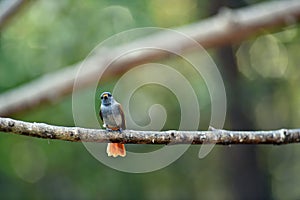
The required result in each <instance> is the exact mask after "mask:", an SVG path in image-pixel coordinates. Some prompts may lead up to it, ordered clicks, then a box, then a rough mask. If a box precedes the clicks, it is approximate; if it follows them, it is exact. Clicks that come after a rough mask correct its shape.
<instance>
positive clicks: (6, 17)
mask: <svg viewBox="0 0 300 200" xmlns="http://www.w3.org/2000/svg"><path fill="white" fill-rule="evenodd" d="M31 1H32V0H4V1H1V4H0V30H3V29H4V28H5V27H6V26H7V24H9V22H10V21H11V20H12V19H13V18H14V17H15V16H16V15H17V14H18V13H19V12H20V11H21V10H22V9H23V8H24V7H25V6H26V5H27V4H28V3H29V2H31Z"/></svg>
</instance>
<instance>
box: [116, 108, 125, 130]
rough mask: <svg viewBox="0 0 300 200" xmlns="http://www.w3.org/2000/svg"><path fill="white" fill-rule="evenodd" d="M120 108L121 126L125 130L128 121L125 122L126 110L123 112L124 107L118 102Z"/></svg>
mask: <svg viewBox="0 0 300 200" xmlns="http://www.w3.org/2000/svg"><path fill="white" fill-rule="evenodd" d="M118 110H119V112H120V115H121V118H122V125H121V128H122V129H123V130H124V129H126V123H125V116H124V112H123V108H122V106H121V104H118Z"/></svg>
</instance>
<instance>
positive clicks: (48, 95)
mask: <svg viewBox="0 0 300 200" xmlns="http://www.w3.org/2000/svg"><path fill="white" fill-rule="evenodd" d="M299 19H300V1H298V0H289V1H272V2H267V3H261V4H257V5H254V6H250V7H246V8H242V9H237V10H229V9H223V10H222V11H221V12H220V13H219V14H218V15H216V16H214V17H211V18H209V19H206V20H203V21H201V22H198V23H194V24H191V25H187V26H184V27H178V28H175V30H177V31H180V32H181V33H183V34H185V35H186V36H188V37H191V38H193V39H194V40H196V41H197V42H198V43H200V44H201V45H202V46H203V47H204V48H212V47H218V46H222V45H225V44H232V43H236V42H239V41H241V40H244V39H246V38H248V37H250V36H253V35H254V34H259V33H261V32H262V29H271V28H275V27H281V26H288V25H290V24H293V23H295V22H298V21H299ZM166 38H167V39H166ZM176 39H177V38H172V37H170V35H168V34H166V33H163V32H162V33H156V34H154V35H151V36H148V37H145V38H142V39H138V40H136V41H134V42H132V43H129V44H126V45H123V46H119V47H116V48H115V49H110V50H109V51H108V50H107V51H105V52H100V53H98V54H96V55H94V56H93V57H90V58H89V59H88V60H86V65H88V66H89V67H87V68H88V70H86V71H85V73H83V74H80V75H79V77H78V79H80V80H81V83H82V85H81V87H86V86H87V85H89V84H90V83H91V82H94V81H95V80H98V78H99V77H97V76H96V75H97V73H95V72H96V71H98V70H99V68H101V66H105V65H106V64H107V63H108V62H109V61H110V60H111V58H113V56H114V55H115V54H116V52H119V51H120V50H122V51H124V49H125V50H131V49H134V48H135V47H136V46H137V45H138V46H144V47H152V46H159V45H160V46H162V48H163V49H174V51H175V50H178V49H180V50H181V51H189V50H192V49H193V48H194V47H193V46H190V43H186V42H185V40H176ZM166 56H168V54H167V53H162V52H158V51H141V52H139V53H138V55H137V54H136V55H132V54H130V55H129V56H124V57H122V59H120V60H119V61H118V62H115V63H112V64H111V65H110V70H109V71H108V73H107V76H111V75H115V74H120V73H122V72H124V71H126V70H129V69H130V68H132V67H134V66H136V65H138V64H143V63H147V62H149V61H154V60H157V59H161V58H164V57H166ZM80 65H81V62H79V63H77V64H74V65H72V66H68V67H65V68H64V69H62V70H60V71H57V72H54V73H52V74H47V75H45V76H42V77H41V78H38V79H36V80H34V81H32V82H30V83H28V84H25V85H23V86H20V87H18V88H16V89H13V90H11V91H8V92H6V93H3V94H1V95H0V116H9V115H12V114H13V113H16V112H19V111H25V110H27V109H30V108H32V107H35V106H36V105H39V104H41V103H42V102H51V101H53V100H54V99H55V100H57V98H59V97H61V96H64V95H67V94H70V93H71V92H72V87H73V83H74V79H75V76H76V72H77V70H78V68H79V67H80ZM20 96H21V97H22V98H19V97H20Z"/></svg>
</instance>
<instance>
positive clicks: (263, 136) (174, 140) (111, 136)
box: [0, 118, 300, 145]
mask: <svg viewBox="0 0 300 200" xmlns="http://www.w3.org/2000/svg"><path fill="white" fill-rule="evenodd" d="M0 131H3V132H11V133H14V134H18V135H26V136H30V137H38V138H45V139H58V140H65V141H72V142H79V141H82V142H99V143H104V142H119V143H126V144H203V143H206V144H207V143H212V144H214V143H215V144H221V145H229V144H276V145H278V144H289V143H299V141H300V129H280V130H271V131H228V130H220V129H211V130H209V131H175V130H170V131H134V130H124V131H123V132H122V133H119V132H108V131H106V130H102V129H87V128H80V127H63V126H52V125H48V124H44V123H29V122H24V121H19V120H14V119H10V118H0Z"/></svg>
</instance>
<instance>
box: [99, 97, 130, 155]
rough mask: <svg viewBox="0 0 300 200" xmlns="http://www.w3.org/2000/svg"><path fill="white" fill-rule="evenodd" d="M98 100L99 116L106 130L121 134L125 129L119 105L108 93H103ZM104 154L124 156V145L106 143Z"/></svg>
mask: <svg viewBox="0 0 300 200" xmlns="http://www.w3.org/2000/svg"><path fill="white" fill-rule="evenodd" d="M100 99H101V105H100V112H99V115H100V118H101V120H102V121H103V126H104V127H105V128H106V130H107V131H119V132H122V131H123V130H124V129H126V124H125V116H124V112H123V108H122V106H121V104H120V103H119V102H117V101H116V100H115V99H114V98H113V96H112V94H111V93H110V92H103V93H102V94H101V95H100ZM106 152H107V155H108V156H113V157H117V156H121V157H125V156H126V149H125V145H124V144H121V143H108V144H107V149H106Z"/></svg>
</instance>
